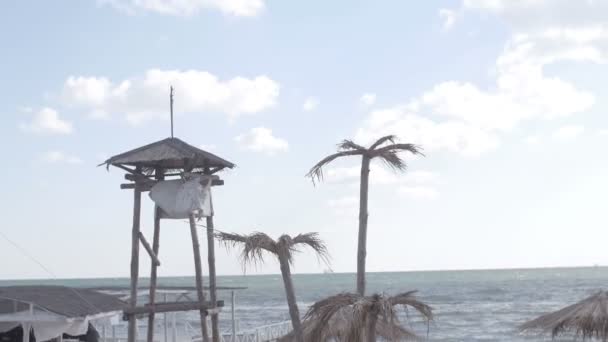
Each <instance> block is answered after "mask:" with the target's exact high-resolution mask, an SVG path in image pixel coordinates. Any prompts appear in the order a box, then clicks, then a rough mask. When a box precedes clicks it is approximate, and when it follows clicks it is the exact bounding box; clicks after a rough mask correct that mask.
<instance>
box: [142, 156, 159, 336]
mask: <svg viewBox="0 0 608 342" xmlns="http://www.w3.org/2000/svg"><path fill="white" fill-rule="evenodd" d="M154 174H155V176H156V177H155V178H156V180H158V181H161V180H163V178H164V170H163V169H161V168H157V169H156V170H155V171H154ZM160 214H161V209H160V207H159V206H157V205H156V206H154V238H153V240H152V251H151V252H150V251H149V252H148V253H149V254H150V257H151V258H152V259H154V257H156V260H155V262H153V263H152V266H151V267H152V270H151V271H150V294H149V298H150V300H149V303H150V304H151V305H154V303H155V301H156V277H157V268H158V266H159V265H160V261H158V249H159V247H160ZM144 246H145V245H144ZM153 255H154V257H152V256H153ZM154 316H155V315H154V311H153V312H151V313H150V315H149V316H148V342H153V341H154V318H155V317H154Z"/></svg>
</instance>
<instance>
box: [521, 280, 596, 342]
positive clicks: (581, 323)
mask: <svg viewBox="0 0 608 342" xmlns="http://www.w3.org/2000/svg"><path fill="white" fill-rule="evenodd" d="M520 329H521V330H522V331H523V332H528V331H533V330H540V331H543V332H550V333H551V336H552V337H553V338H555V337H557V336H559V335H562V334H568V333H572V334H574V335H576V336H579V337H583V339H585V338H598V339H601V340H602V341H608V292H605V291H599V292H597V293H596V294H594V295H592V296H591V297H588V298H585V299H583V300H582V301H580V302H578V303H576V304H573V305H570V306H568V307H565V308H563V309H561V310H558V311H555V312H552V313H548V314H545V315H542V316H540V317H538V318H536V319H534V320H531V321H529V322H527V323H525V324H523V325H522V326H521V327H520Z"/></svg>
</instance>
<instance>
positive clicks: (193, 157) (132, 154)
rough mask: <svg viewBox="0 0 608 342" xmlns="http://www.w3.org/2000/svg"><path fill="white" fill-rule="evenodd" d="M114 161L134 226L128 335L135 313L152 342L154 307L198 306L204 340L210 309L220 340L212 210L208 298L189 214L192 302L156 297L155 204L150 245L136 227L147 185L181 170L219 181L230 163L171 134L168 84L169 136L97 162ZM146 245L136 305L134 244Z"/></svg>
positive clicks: (192, 218) (157, 227)
mask: <svg viewBox="0 0 608 342" xmlns="http://www.w3.org/2000/svg"><path fill="white" fill-rule="evenodd" d="M104 164H105V165H106V166H107V167H108V168H109V167H110V166H114V167H117V168H119V169H121V170H124V171H126V172H127V173H126V174H125V179H126V180H128V181H129V182H128V183H125V184H121V185H120V188H121V189H129V190H133V227H132V235H131V289H130V299H129V307H128V309H126V310H125V319H128V320H129V331H128V340H129V342H134V341H135V339H136V336H135V335H136V328H137V326H136V316H137V315H141V314H147V315H148V334H147V341H149V342H152V340H153V337H154V316H155V313H160V312H173V311H188V310H199V311H200V318H201V330H202V337H203V341H204V342H207V341H209V333H208V330H207V324H206V316H207V315H208V314H211V323H212V337H213V341H218V340H219V328H218V307H221V306H222V305H223V301H219V302H218V300H217V296H216V282H215V278H216V276H215V243H214V242H215V240H214V239H215V236H214V231H213V215H212V214H211V215H209V216H206V228H207V244H208V263H209V294H210V302H205V295H204V292H203V291H204V289H203V276H202V266H201V254H200V249H199V242H198V241H199V240H198V233H197V227H196V218H195V214H194V213H192V214H190V216H189V222H190V233H191V236H192V246H193V252H194V265H195V274H196V288H197V294H198V302H191V303H183V302H179V303H162V304H160V303H156V302H155V299H156V284H157V268H158V267H159V266H160V261H159V258H158V251H159V245H160V223H161V219H162V218H167V215H166V214H165V213H164V212H163V210H162V209H161V208H160V207H159V206H156V207H155V210H154V236H153V239H152V246H150V244H149V243H148V240H147V239H146V238H145V237H144V235H143V233H142V232H141V231H140V212H141V194H142V192H146V191H150V189H151V188H152V187H153V186H154V185H155V184H156V183H157V182H161V181H164V180H169V179H172V178H173V179H179V178H180V177H182V176H183V175H184V174H185V173H188V174H198V175H201V176H202V177H201V178H202V179H204V180H205V182H211V185H212V186H218V185H223V184H224V181H223V180H221V179H220V178H219V177H218V176H217V173H218V172H220V171H222V170H224V169H227V168H228V169H232V168H233V167H234V166H235V165H234V164H233V163H231V162H229V161H227V160H225V159H223V158H220V157H218V156H216V155H214V154H212V153H209V152H207V151H203V150H201V149H199V148H196V147H194V146H192V145H189V144H187V143H185V142H183V141H182V140H180V139H178V138H175V137H173V89H171V137H170V138H167V139H164V140H160V141H157V142H154V143H152V144H149V145H145V146H142V147H139V148H136V149H133V150H131V151H128V152H125V153H121V154H118V155H115V156H113V157H111V158H109V159H108V160H106V161H105V162H104V163H103V164H102V165H104ZM140 244H141V245H142V246H143V247H144V249H145V250H146V251H147V253H148V255H149V256H150V258H151V259H152V262H151V271H150V294H149V298H150V299H149V303H148V304H146V305H142V306H138V304H137V288H138V287H137V283H138V278H139V246H140Z"/></svg>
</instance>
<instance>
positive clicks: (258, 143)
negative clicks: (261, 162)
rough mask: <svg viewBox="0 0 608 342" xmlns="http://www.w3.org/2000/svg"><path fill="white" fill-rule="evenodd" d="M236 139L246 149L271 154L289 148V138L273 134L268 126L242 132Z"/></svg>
mask: <svg viewBox="0 0 608 342" xmlns="http://www.w3.org/2000/svg"><path fill="white" fill-rule="evenodd" d="M235 140H236V142H237V143H239V145H240V146H241V147H242V148H244V149H246V150H250V151H254V152H261V153H266V154H269V155H272V154H275V153H277V152H285V151H287V150H288V149H289V144H288V143H287V140H284V139H281V138H277V137H275V136H273V135H272V130H271V129H269V128H266V127H256V128H252V129H251V131H249V133H246V134H241V135H239V136H237V137H236V138H235Z"/></svg>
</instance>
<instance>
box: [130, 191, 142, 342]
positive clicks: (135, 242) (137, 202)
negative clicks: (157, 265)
mask: <svg viewBox="0 0 608 342" xmlns="http://www.w3.org/2000/svg"><path fill="white" fill-rule="evenodd" d="M140 215H141V191H139V189H138V188H137V187H135V190H134V191H133V229H132V232H131V296H130V297H129V306H130V307H131V308H135V307H136V306H137V280H138V277H139V224H140V222H139V221H140ZM136 338H137V318H136V317H135V315H132V316H129V332H128V342H135V340H136Z"/></svg>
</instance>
